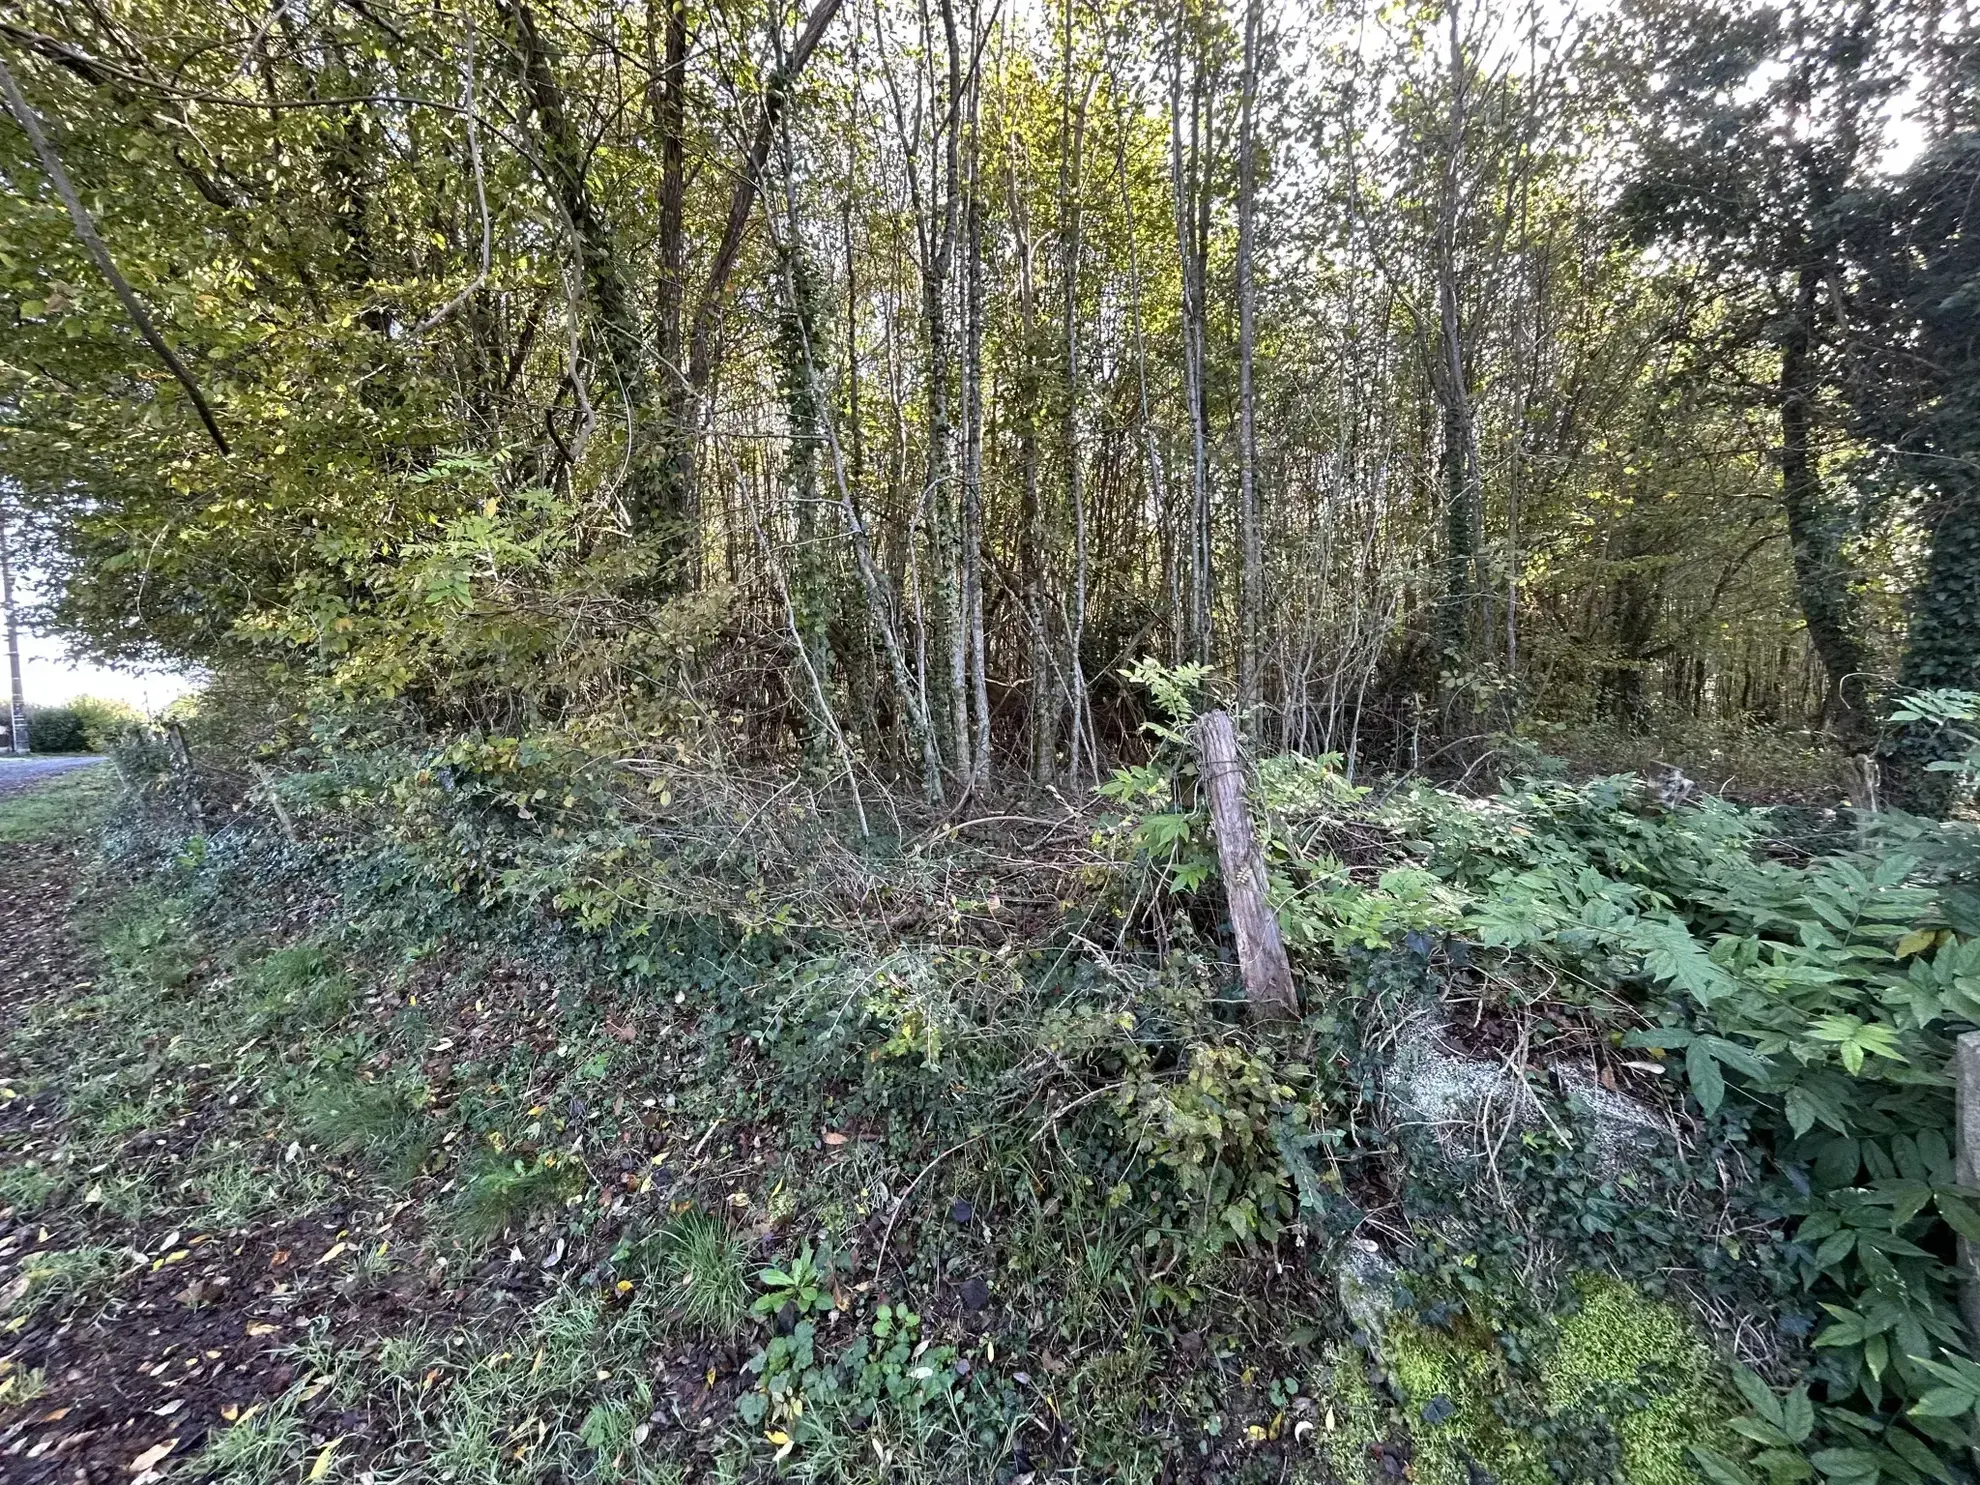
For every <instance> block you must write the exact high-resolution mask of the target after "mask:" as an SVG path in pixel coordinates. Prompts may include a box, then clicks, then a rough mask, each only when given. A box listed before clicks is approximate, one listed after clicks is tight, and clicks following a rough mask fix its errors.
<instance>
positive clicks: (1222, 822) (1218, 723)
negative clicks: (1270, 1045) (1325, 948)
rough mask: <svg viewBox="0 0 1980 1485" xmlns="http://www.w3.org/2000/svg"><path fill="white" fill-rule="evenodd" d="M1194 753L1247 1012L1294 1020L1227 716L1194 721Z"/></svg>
mask: <svg viewBox="0 0 1980 1485" xmlns="http://www.w3.org/2000/svg"><path fill="white" fill-rule="evenodd" d="M1196 755H1197V771H1198V773H1199V775H1200V776H1201V778H1202V780H1203V788H1204V792H1205V794H1207V795H1208V796H1209V802H1210V826H1211V829H1212V830H1213V831H1214V832H1215V833H1216V837H1217V864H1218V867H1219V868H1220V870H1221V872H1222V874H1223V878H1224V896H1225V897H1226V898H1227V899H1228V900H1229V903H1230V912H1231V930H1232V932H1233V933H1234V934H1235V935H1236V936H1237V951H1238V970H1239V972H1240V973H1241V974H1242V975H1243V976H1244V993H1245V998H1246V999H1247V1000H1248V1001H1249V1002H1250V1003H1251V1014H1252V1015H1254V1016H1257V1017H1261V1018H1264V1017H1279V1016H1297V1015H1298V1014H1299V995H1298V992H1297V991H1295V990H1294V989H1293V978H1292V965H1291V964H1290V963H1288V962H1287V959H1286V946H1285V942H1284V941H1283V940H1282V939H1281V938H1280V937H1279V920H1278V919H1277V918H1276V917H1274V916H1273V914H1272V905H1271V904H1270V903H1269V902H1267V901H1266V900H1265V853H1264V851H1263V850H1262V849H1260V847H1259V844H1258V837H1257V836H1256V835H1254V834H1253V833H1252V829H1251V815H1250V814H1249V812H1248V811H1246V809H1245V807H1244V764H1243V761H1242V760H1241V759H1240V758H1239V757H1238V743H1237V728H1236V727H1235V726H1233V725H1232V723H1231V719H1230V715H1229V714H1228V713H1227V712H1221V711H1215V712H1205V713H1204V714H1203V715H1202V716H1201V717H1199V718H1197V721H1196Z"/></svg>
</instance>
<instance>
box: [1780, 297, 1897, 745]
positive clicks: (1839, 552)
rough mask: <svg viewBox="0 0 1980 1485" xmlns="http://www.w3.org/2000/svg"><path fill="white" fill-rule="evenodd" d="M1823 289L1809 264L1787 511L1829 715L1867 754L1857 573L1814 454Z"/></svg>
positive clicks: (1786, 339)
mask: <svg viewBox="0 0 1980 1485" xmlns="http://www.w3.org/2000/svg"><path fill="white" fill-rule="evenodd" d="M1820 289H1821V272H1820V269H1819V268H1818V267H1817V266H1816V265H1814V264H1805V265H1803V267H1802V268H1801V269H1800V271H1799V272H1798V273H1797V274H1796V278H1795V299H1794V311H1793V313H1792V314H1790V315H1789V316H1788V317H1787V321H1786V329H1785V331H1784V333H1783V336H1782V340H1781V378H1780V409H1781V505H1782V507H1783V508H1784V509H1785V510H1786V512H1787V526H1788V540H1789V541H1790V542H1791V543H1792V544H1793V549H1794V589H1795V597H1796V598H1797V599H1798V600H1799V602H1800V605H1801V615H1802V618H1803V619H1804V620H1805V621H1806V622H1807V625H1808V638H1809V640H1810V641H1811V642H1812V643H1813V644H1814V646H1815V653H1816V654H1817V655H1819V656H1821V659H1822V668H1823V669H1824V670H1825V671H1826V672H1827V673H1828V692H1827V696H1826V698H1825V700H1824V703H1823V708H1822V709H1823V712H1824V714H1825V717H1826V718H1827V719H1828V720H1829V722H1830V724H1831V725H1832V726H1833V727H1834V729H1835V734H1836V739H1837V741H1838V742H1839V743H1841V745H1842V747H1843V749H1844V751H1845V752H1849V753H1860V752H1862V751H1864V750H1865V749H1867V748H1868V747H1869V746H1870V745H1871V742H1872V739H1873V738H1874V736H1875V734H1876V718H1875V716H1874V714H1873V713H1872V710H1871V704H1872V703H1871V694H1870V676H1869V670H1870V651H1869V647H1868V646H1867V645H1866V644H1865V643H1864V640H1863V631H1862V626H1861V621H1860V617H1859V615H1858V613H1857V605H1856V595H1855V593H1854V591H1853V589H1854V585H1855V573H1854V571H1853V570H1852V568H1851V565H1850V561H1849V557H1848V554H1847V553H1846V552H1845V551H1844V549H1843V537H1844V535H1845V527H1844V523H1843V521H1842V520H1840V519H1839V518H1838V514H1837V512H1835V511H1834V510H1832V509H1831V508H1830V506H1829V503H1828V501H1827V500H1826V498H1825V497H1824V495H1823V492H1822V473H1821V467H1820V464H1819V456H1818V455H1817V453H1816V451H1815V447H1814V422H1815V396H1816V392H1817V378H1818V376H1819V373H1818V371H1817V370H1816V367H1815V362H1814V357H1813V354H1812V352H1813V340H1814V319H1815V314H1816V308H1817V296H1818V294H1819V292H1820Z"/></svg>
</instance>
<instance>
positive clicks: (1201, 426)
mask: <svg viewBox="0 0 1980 1485" xmlns="http://www.w3.org/2000/svg"><path fill="white" fill-rule="evenodd" d="M1188 29H1189V14H1188V9H1187V0H1181V3H1180V7H1179V9H1178V11H1177V15H1176V36H1175V56H1174V59H1173V60H1174V66H1173V67H1172V69H1171V71H1170V73H1169V180H1170V187H1171V194H1172V195H1173V197H1174V201H1175V213H1176V256H1177V260H1178V262H1179V264H1180V267H1181V287H1182V314H1181V330H1182V353H1183V355H1182V360H1183V397H1184V400H1185V401H1186V402H1187V403H1188V404H1189V443H1190V518H1189V562H1188V569H1189V658H1190V659H1191V660H1194V661H1198V662H1206V661H1208V660H1209V658H1210V595H1211V573H1210V451H1209V430H1208V429H1207V428H1206V426H1205V416H1204V414H1205V404H1204V392H1203V370H1204V367H1203V331H1202V313H1203V302H1202V283H1201V281H1200V279H1199V278H1198V274H1197V270H1198V267H1199V265H1200V261H1201V260H1200V258H1199V256H1198V254H1197V251H1196V247H1195V243H1194V241H1193V239H1194V236H1195V233H1194V231H1193V228H1192V220H1193V217H1194V210H1193V203H1194V200H1195V196H1196V185H1195V178H1196V171H1195V161H1196V159H1197V157H1198V154H1199V151H1198V149H1197V141H1198V137H1199V131H1200V128H1201V118H1202V113H1203V101H1202V100H1203V67H1202V60H1201V58H1200V57H1199V58H1198V60H1197V67H1196V76H1195V81H1194V83H1193V84H1192V88H1191V112H1190V153H1189V156H1188V158H1187V159H1186V158H1185V155H1184V151H1183V125H1182V70H1183V50H1184V46H1185V44H1186V42H1187V39H1188ZM1206 194H1207V193H1206Z"/></svg>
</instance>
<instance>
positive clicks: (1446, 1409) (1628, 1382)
mask: <svg viewBox="0 0 1980 1485" xmlns="http://www.w3.org/2000/svg"><path fill="white" fill-rule="evenodd" d="M1576 1289H1577V1290H1578V1293H1579V1306H1578V1308H1576V1309H1575V1310H1574V1311H1573V1312H1572V1313H1571V1314H1567V1315H1564V1316H1562V1317H1561V1319H1560V1320H1559V1322H1558V1325H1557V1326H1556V1327H1555V1330H1554V1334H1553V1336H1552V1337H1551V1338H1550V1339H1549V1341H1548V1343H1547V1344H1545V1345H1544V1346H1543V1347H1542V1356H1543V1359H1542V1361H1541V1364H1540V1366H1539V1368H1538V1370H1537V1373H1536V1372H1535V1371H1533V1370H1529V1369H1524V1368H1517V1367H1515V1366H1514V1365H1513V1364H1512V1363H1511V1362H1510V1361H1509V1360H1508V1358H1507V1355H1506V1352H1505V1351H1504V1350H1503V1349H1502V1348H1501V1347H1500V1346H1499V1344H1498V1343H1497V1342H1496V1340H1494V1339H1493V1338H1492V1337H1491V1336H1489V1335H1486V1334H1484V1333H1483V1332H1480V1331H1477V1330H1474V1329H1472V1328H1470V1327H1468V1326H1463V1325H1460V1326H1458V1327H1456V1328H1454V1329H1451V1330H1441V1329H1431V1328H1428V1327H1425V1326H1421V1325H1417V1324H1414V1323H1412V1322H1410V1321H1408V1320H1405V1319H1401V1318H1397V1319H1395V1320H1393V1321H1392V1322H1391V1323H1390V1324H1389V1325H1388V1326H1387V1327H1386V1329H1385V1333H1384V1335H1383V1337H1382V1361H1383V1364H1384V1366H1385V1367H1386V1368H1387V1370H1388V1374H1389V1376H1390V1378H1391V1379H1392V1381H1393V1382H1394V1384H1395V1388H1396V1391H1397V1393H1398V1395H1399V1401H1398V1402H1397V1403H1396V1404H1395V1405H1394V1407H1393V1409H1391V1408H1389V1407H1387V1406H1385V1404H1384V1400H1382V1399H1381V1398H1379V1397H1378V1395H1377V1394H1376V1393H1375V1392H1374V1391H1373V1390H1372V1389H1370V1387H1369V1386H1368V1383H1367V1381H1366V1379H1365V1378H1364V1377H1363V1376H1362V1374H1361V1371H1360V1368H1359V1366H1358V1364H1356V1363H1357V1362H1358V1356H1357V1354H1356V1353H1354V1352H1353V1351H1352V1350H1346V1349H1344V1351H1343V1352H1342V1353H1341V1355H1340V1356H1338V1357H1337V1358H1336V1360H1335V1365H1334V1377H1333V1388H1332V1395H1333V1406H1334V1407H1335V1409H1337V1410H1338V1413H1339V1420H1340V1424H1341V1427H1340V1428H1339V1431H1338V1432H1337V1433H1336V1434H1335V1435H1334V1436H1333V1438H1332V1439H1330V1440H1329V1445H1330V1449H1329V1452H1330V1454H1331V1456H1332V1460H1331V1462H1332V1463H1333V1465H1334V1468H1335V1470H1336V1471H1337V1472H1338V1473H1339V1474H1340V1475H1341V1477H1342V1478H1343V1479H1347V1480H1362V1479H1366V1478H1372V1475H1371V1474H1370V1473H1369V1471H1368V1469H1367V1465H1368V1461H1369V1455H1368V1446H1369V1444H1371V1443H1373V1442H1376V1441H1377V1440H1379V1439H1380V1438H1382V1437H1383V1436H1384V1419H1383V1415H1384V1414H1385V1413H1388V1414H1389V1415H1390V1418H1391V1421H1392V1422H1393V1424H1394V1425H1396V1426H1395V1429H1394V1432H1395V1434H1396V1435H1398V1436H1400V1435H1401V1434H1403V1433H1405V1432H1406V1433H1407V1435H1408V1438H1409V1440H1410V1447H1411V1451H1412V1457H1411V1465H1410V1473H1411V1476H1412V1478H1413V1479H1415V1480H1417V1481H1419V1482H1421V1485H1467V1482H1468V1481H1469V1480H1470V1479H1471V1478H1473V1476H1472V1470H1471V1466H1473V1465H1476V1466H1479V1467H1482V1468H1483V1469H1485V1470H1486V1471H1488V1472H1489V1473H1490V1474H1491V1475H1492V1476H1493V1478H1494V1479H1496V1480H1497V1481H1499V1482H1500V1485H1548V1482H1550V1481H1551V1480H1552V1479H1553V1478H1554V1477H1555V1474H1556V1472H1557V1471H1566V1472H1568V1473H1570V1474H1572V1475H1574V1476H1575V1477H1576V1478H1584V1479H1598V1480H1604V1479H1606V1480H1618V1479H1619V1480H1621V1481H1626V1482H1628V1485H1692V1481H1693V1480H1694V1478H1695V1477H1694V1476H1693V1473H1692V1471H1691V1468H1690V1465H1689V1464H1688V1463H1687V1459H1686V1451H1687V1449H1688V1448H1689V1447H1690V1446H1691V1445H1693V1444H1706V1445H1710V1446H1713V1447H1717V1448H1721V1449H1723V1448H1724V1447H1725V1444H1726V1419H1727V1416H1728V1414H1727V1409H1726V1404H1725V1402H1724V1400H1723V1399H1724V1395H1725V1390H1724V1388H1723V1387H1721V1386H1720V1385H1719V1382H1720V1380H1721V1379H1722V1375H1723V1368H1722V1367H1721V1366H1720V1364H1719V1363H1718V1361H1717V1360H1716V1359H1715V1358H1714V1357H1713V1355H1712V1352H1711V1351H1710V1349H1709V1348H1708V1347H1707V1346H1706V1345H1705V1343H1704V1341H1703V1340H1702V1339H1701V1338H1700V1337H1699V1335H1698V1333H1697V1331H1696V1329H1695V1328H1694V1327H1693V1326H1692V1324H1691V1322H1690V1321H1689V1320H1688V1319H1687V1318H1686V1317H1685V1316H1684V1314H1683V1313H1682V1312H1680V1311H1679V1310H1677V1309H1676V1308H1674V1307H1673V1306H1671V1305H1667V1304H1660V1303H1657V1302H1655V1301H1653V1300H1649V1299H1646V1298H1645V1297H1644V1296H1643V1295H1642V1294H1640V1293H1638V1292H1637V1291H1636V1290H1635V1289H1633V1288H1631V1287H1630V1286H1629V1285H1627V1284H1622V1283H1619V1282H1616V1281H1614V1280H1611V1279H1606V1278H1597V1277H1594V1276H1588V1277H1584V1278H1583V1279H1581V1280H1579V1281H1578V1282H1577V1284H1576ZM1351 1459H1358V1460H1359V1464H1350V1463H1349V1461H1350V1460H1351Z"/></svg>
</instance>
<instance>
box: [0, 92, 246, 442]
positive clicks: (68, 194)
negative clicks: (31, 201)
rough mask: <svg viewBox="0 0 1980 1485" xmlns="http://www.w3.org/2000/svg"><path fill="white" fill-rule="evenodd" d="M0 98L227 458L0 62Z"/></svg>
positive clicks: (202, 402)
mask: <svg viewBox="0 0 1980 1485" xmlns="http://www.w3.org/2000/svg"><path fill="white" fill-rule="evenodd" d="M0 96H4V97H5V99H6V103H7V111H8V112H9V113H11V114H12V115H13V116H14V122H15V123H17V124H19V125H20V126H21V129H22V130H23V132H25V133H26V135H27V137H28V141H29V142H30V143H31V144H33V146H34V152H35V154H36V156H37V157H39V159H40V160H41V168H42V169H43V170H44V171H46V172H47V174H48V179H49V181H50V182H51V183H53V185H54V187H55V194H56V195H58V196H60V197H61V198H62V204H63V205H64V206H66V207H68V209H69V220H70V221H71V222H73V223H75V228H76V236H77V237H78V238H79V239H81V241H82V245H83V246H84V247H85V248H86V249H88V251H89V255H90V257H92V258H94V259H95V260H96V266H97V268H98V270H99V271H100V272H101V273H102V274H103V277H104V279H105V280H106V281H107V282H108V283H109V285H110V287H111V288H112V289H115V290H116V291H117V297H118V298H119V299H121V300H122V301H123V303H124V310H125V312H126V313H127V314H129V315H130V317H131V322H132V323H133V324H134V325H136V326H137V330H138V334H140V335H142V336H143V337H144V342H145V344H146V345H148V346H150V347H151V349H152V351H153V352H154V353H156V355H157V357H158V359H159V360H161V361H163V362H164V363H165V365H166V366H167V367H168V368H169V369H170V370H171V373H172V375H173V376H175V377H177V378H178V379H179V385H180V386H182V387H184V388H185V389H186V395H187V396H188V397H190V398H192V402H193V406H194V407H196V408H198V409H199V420H200V421H201V422H202V423H204V424H205V425H206V431H207V432H208V433H209V434H211V435H212V437H213V442H214V446H215V447H217V448H218V449H219V450H220V452H221V453H223V454H230V453H232V452H233V450H231V449H230V448H228V447H227V438H226V435H225V434H223V433H221V431H220V424H219V423H218V422H217V421H215V419H214V416H213V409H212V407H211V406H209V405H208V403H207V401H206V397H205V395H204V394H203V393H202V392H201V391H200V390H199V383H197V382H195V381H194V380H193V375H192V373H191V372H190V371H188V370H187V369H186V365H185V362H183V361H181V360H180V359H179V358H178V355H177V354H176V353H175V352H174V351H173V350H172V348H171V347H170V346H169V345H167V344H166V343H165V337H164V336H162V335H160V334H159V333H158V327H157V326H156V325H154V324H153V323H152V321H151V316H150V314H149V313H147V312H146V310H145V307H144V305H143V304H142V303H140V302H139V300H138V296H137V291H136V290H135V289H133V288H132V287H131V286H130V282H129V280H127V279H126V278H125V277H124V275H123V274H121V273H119V272H118V271H117V264H116V262H115V260H114V259H112V258H111V256H110V249H109V248H108V247H106V246H105V245H104V242H103V238H102V235H101V234H99V233H98V232H97V230H96V222H95V221H94V220H93V219H92V218H91V217H90V214H89V211H88V209H87V208H86V207H85V206H84V205H83V203H82V197H80V196H79V195H77V194H76V187H75V183H74V182H73V181H71V180H70V179H69V172H68V171H67V170H65V169H63V168H62V157H61V156H60V155H58V154H56V153H55V146H54V145H53V144H51V143H49V140H48V136H47V134H46V133H44V132H43V131H42V127H41V120H40V118H39V117H38V116H37V115H36V114H35V111H34V109H33V108H32V107H30V106H29V104H28V101H27V99H26V98H25V97H24V96H23V95H22V93H21V89H20V85H19V84H18V83H16V82H15V81H14V74H13V73H12V72H10V71H8V70H7V63H6V61H5V59H4V58H0Z"/></svg>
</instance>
